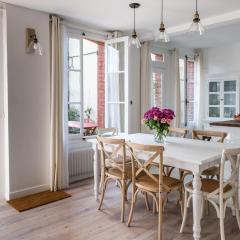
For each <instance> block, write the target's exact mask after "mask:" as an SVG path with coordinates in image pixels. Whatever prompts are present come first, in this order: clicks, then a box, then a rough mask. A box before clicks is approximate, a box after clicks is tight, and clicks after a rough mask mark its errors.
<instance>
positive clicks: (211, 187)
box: [185, 179, 232, 193]
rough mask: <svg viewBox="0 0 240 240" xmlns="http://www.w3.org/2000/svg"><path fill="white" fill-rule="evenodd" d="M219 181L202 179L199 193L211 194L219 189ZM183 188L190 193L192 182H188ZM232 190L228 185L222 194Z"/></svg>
mask: <svg viewBox="0 0 240 240" xmlns="http://www.w3.org/2000/svg"><path fill="white" fill-rule="evenodd" d="M219 184H220V183H219V181H218V180H215V179H202V187H201V191H202V192H204V193H211V192H213V191H215V190H216V189H218V188H219ZM185 188H186V189H187V190H188V191H190V192H192V190H193V182H192V181H191V182H189V183H187V184H186V186H185ZM231 190H232V186H230V185H227V186H226V187H225V188H224V190H223V192H224V193H226V192H229V191H231Z"/></svg>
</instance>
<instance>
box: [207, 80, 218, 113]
mask: <svg viewBox="0 0 240 240" xmlns="http://www.w3.org/2000/svg"><path fill="white" fill-rule="evenodd" d="M208 91H209V96H208V104H209V109H208V111H209V115H208V116H209V117H212V118H220V115H221V114H220V112H221V111H220V109H221V107H220V106H221V97H220V96H221V95H220V94H221V92H220V91H221V83H220V82H219V81H211V82H209V89H208Z"/></svg>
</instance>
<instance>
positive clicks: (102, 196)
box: [98, 178, 109, 210]
mask: <svg viewBox="0 0 240 240" xmlns="http://www.w3.org/2000/svg"><path fill="white" fill-rule="evenodd" d="M108 180H109V178H106V179H105V181H104V183H103V185H102V192H101V200H100V203H99V206H98V210H100V209H101V207H102V203H103V199H104V195H105V191H106V187H107V182H108Z"/></svg>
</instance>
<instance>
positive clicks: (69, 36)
mask: <svg viewBox="0 0 240 240" xmlns="http://www.w3.org/2000/svg"><path fill="white" fill-rule="evenodd" d="M67 35H68V46H69V39H70V38H73V39H78V40H80V41H79V42H80V53H79V54H80V69H77V70H75V69H74V70H72V69H69V62H68V65H67V73H68V81H67V88H68V87H69V72H71V71H72V72H79V73H80V74H79V82H80V102H69V101H68V103H67V104H68V106H69V105H70V104H79V105H80V109H79V113H80V133H78V134H70V133H69V132H68V135H69V137H70V138H71V139H76V138H79V137H80V138H81V137H83V130H84V129H83V119H84V114H83V106H84V99H83V37H82V36H81V35H80V34H77V33H72V32H68V34H67ZM67 48H68V47H67ZM67 57H68V60H69V49H68V56H67Z"/></svg>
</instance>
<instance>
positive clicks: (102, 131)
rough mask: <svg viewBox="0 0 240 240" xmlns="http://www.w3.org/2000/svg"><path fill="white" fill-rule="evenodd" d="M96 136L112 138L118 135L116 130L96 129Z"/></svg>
mask: <svg viewBox="0 0 240 240" xmlns="http://www.w3.org/2000/svg"><path fill="white" fill-rule="evenodd" d="M97 133H98V136H102V137H112V136H117V135H118V129H117V128H98V130H97Z"/></svg>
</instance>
